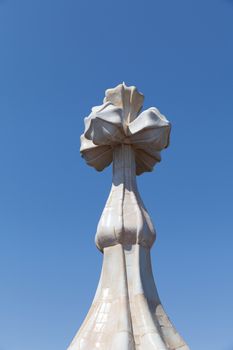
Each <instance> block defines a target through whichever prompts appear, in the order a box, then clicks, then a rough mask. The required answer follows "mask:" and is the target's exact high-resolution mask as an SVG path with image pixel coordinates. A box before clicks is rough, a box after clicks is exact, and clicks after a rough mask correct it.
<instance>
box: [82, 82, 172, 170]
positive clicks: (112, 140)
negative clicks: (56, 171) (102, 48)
mask: <svg viewBox="0 0 233 350" xmlns="http://www.w3.org/2000/svg"><path fill="white" fill-rule="evenodd" d="M143 100H144V97H143V95H142V94H141V93H139V92H138V91H137V89H136V87H135V86H130V87H127V86H126V85H125V84H124V83H123V84H120V85H118V86H117V87H115V88H113V89H109V90H107V91H106V93H105V98H104V103H103V104H102V105H101V106H97V107H93V108H92V112H91V114H90V115H89V116H88V117H86V118H85V131H84V134H83V135H82V136H81V150H80V151H81V154H82V156H83V157H84V158H85V160H86V162H87V164H89V165H91V166H93V167H94V168H95V169H96V170H98V171H101V170H103V169H104V168H105V167H107V166H108V165H109V164H111V162H112V159H113V149H114V147H115V146H117V145H119V144H130V145H132V147H133V148H134V150H135V158H136V174H137V175H140V174H142V173H143V172H145V171H152V169H153V167H154V165H155V164H156V163H157V162H159V161H160V160H161V157H160V151H161V150H162V149H164V148H166V147H167V146H168V144H169V135H170V129H171V125H170V123H169V122H168V120H167V119H166V118H165V116H163V115H162V114H161V113H160V112H159V110H158V109H157V108H155V107H152V108H149V109H147V110H145V111H143V112H142V113H140V111H141V109H142V104H143Z"/></svg>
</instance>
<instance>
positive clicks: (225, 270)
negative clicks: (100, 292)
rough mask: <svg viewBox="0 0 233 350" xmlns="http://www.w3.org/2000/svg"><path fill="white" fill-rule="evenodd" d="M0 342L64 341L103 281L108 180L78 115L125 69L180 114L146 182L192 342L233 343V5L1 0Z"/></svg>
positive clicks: (165, 286)
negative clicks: (93, 160)
mask: <svg viewBox="0 0 233 350" xmlns="http://www.w3.org/2000/svg"><path fill="white" fill-rule="evenodd" d="M0 47H1V54H0V162H1V170H0V281H1V283H0V350H12V349H15V350H41V349H43V350H51V349H56V350H64V349H66V347H67V345H68V344H69V342H70V341H71V339H72V337H73V335H74V334H75V332H76V330H77V329H78V328H79V326H80V324H81V323H82V320H83V318H84V317H85V315H86V313H87V311H88V309H89V306H90V304H91V301H92V298H93V296H94V293H95V289H96V286H97V282H98V279H99V274H100V269H101V263H102V255H101V254H100V253H99V252H98V251H97V249H96V248H95V245H94V234H95V230H96V225H97V223H98V219H99V217H100V214H101V211H102V209H103V206H104V203H105V201H106V198H107V195H108V192H109V189H110V185H111V168H109V169H107V170H105V171H104V172H102V173H97V172H96V171H95V170H93V169H92V168H89V167H88V166H87V165H86V164H85V162H84V161H83V160H82V159H81V157H80V155H79V136H80V134H81V133H82V131H83V118H84V117H85V116H86V115H87V114H89V112H90V108H91V107H92V106H93V105H98V104H101V102H102V99H103V96H104V91H105V89H107V88H110V87H113V86H115V85H117V84H119V83H120V82H122V81H123V80H124V81H125V82H126V83H127V84H128V85H136V86H137V87H138V88H139V90H140V91H142V92H143V93H144V94H145V97H146V99H145V105H144V106H145V108H147V107H150V106H156V107H158V108H159V109H160V110H161V112H162V113H163V114H165V115H166V116H167V118H168V119H169V120H170V121H171V122H172V126H173V128H172V135H171V145H170V148H168V149H167V150H166V151H165V152H164V153H163V155H162V156H163V160H162V163H161V164H159V165H158V166H157V168H156V169H155V171H154V172H153V173H150V174H144V175H143V176H141V177H140V178H139V179H138V182H139V188H140V192H141V195H142V197H143V200H144V202H145V204H146V206H147V209H148V211H149V212H150V214H151V216H152V218H153V221H154V224H155V227H156V229H157V234H158V236H157V241H156V243H155V245H154V247H153V249H152V261H153V269H154V275H155V279H156V283H157V286H158V290H159V293H160V296H161V299H162V302H163V304H164V306H165V308H166V310H167V312H168V314H169V316H170V318H171V319H172V321H173V322H174V324H175V325H176V327H177V329H178V330H179V331H180V333H181V334H182V335H183V336H184V338H185V339H186V341H187V342H188V344H189V345H190V348H191V350H232V349H233V333H232V329H233V298H232V295H233V272H232V271H233V254H232V247H233V235H232V233H233V157H232V152H233V137H232V133H233V1H230V0H195V1H194V0H177V1H174V0H144V1H139V0H118V1H112V0H108V1H107V0H99V1H88V0H85V1H84V0H56V1H55V0H40V1H38V0H33V1H32V0H21V1H17V0H1V1H0Z"/></svg>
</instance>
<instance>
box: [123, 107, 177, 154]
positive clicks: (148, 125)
mask: <svg viewBox="0 0 233 350" xmlns="http://www.w3.org/2000/svg"><path fill="white" fill-rule="evenodd" d="M170 129H171V125H170V123H169V121H168V120H167V119H166V118H165V117H164V116H163V115H162V114H161V113H160V112H159V110H158V109H157V108H155V107H153V108H149V109H147V110H146V111H144V112H142V113H141V114H140V115H139V116H138V117H137V118H136V119H135V120H134V121H133V122H132V123H130V124H129V131H130V133H131V135H130V140H131V142H132V143H133V144H135V145H137V144H144V145H146V144H149V145H150V147H153V148H154V149H155V150H156V151H161V150H162V149H164V148H166V147H168V144H169V135H170Z"/></svg>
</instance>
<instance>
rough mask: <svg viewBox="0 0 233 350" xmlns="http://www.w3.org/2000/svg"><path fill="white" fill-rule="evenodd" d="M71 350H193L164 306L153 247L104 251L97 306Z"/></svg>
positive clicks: (91, 311)
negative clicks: (152, 258)
mask: <svg viewBox="0 0 233 350" xmlns="http://www.w3.org/2000/svg"><path fill="white" fill-rule="evenodd" d="M68 350H189V347H188V346H187V345H186V344H185V342H184V340H183V339H182V338H181V336H180V335H179V334H178V333H177V331H176V330H175V328H174V327H173V325H172V324H171V322H170V320H169V318H168V316H167V315H166V313H165V311H164V309H163V307H162V305H161V302H160V299H159V296H158V293H157V290H156V286H155V283H154V279H153V274H152V268H151V260H150V249H149V248H146V247H143V246H141V245H139V244H134V245H124V246H123V245H122V244H117V245H114V246H111V247H107V248H104V261H103V268H102V273H101V278H100V282H99V286H98V289H97V292H96V295H95V298H94V301H93V304H92V306H91V308H90V310H89V313H88V315H87V317H86V319H85V321H84V323H83V325H82V326H81V328H80V330H79V331H78V333H77V335H76V336H75V338H74V340H73V341H72V343H71V345H70V346H69V348H68Z"/></svg>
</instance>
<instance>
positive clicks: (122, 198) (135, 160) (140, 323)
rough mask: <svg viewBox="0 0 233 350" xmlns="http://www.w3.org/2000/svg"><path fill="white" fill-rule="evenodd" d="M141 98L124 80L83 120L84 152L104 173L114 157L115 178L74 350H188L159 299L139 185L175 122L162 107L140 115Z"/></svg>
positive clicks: (99, 230) (150, 231)
mask: <svg viewBox="0 0 233 350" xmlns="http://www.w3.org/2000/svg"><path fill="white" fill-rule="evenodd" d="M143 100H144V96H143V95H142V94H141V93H139V92H138V91H137V89H136V88H135V87H134V86H130V87H127V86H126V85H125V84H124V83H123V84H120V85H118V86H117V87H115V88H113V89H109V90H107V91H106V94H105V99H104V102H103V104H102V105H101V106H97V107H94V108H92V112H91V114H90V115H89V116H88V117H87V118H85V131H84V134H83V135H82V136H81V154H82V156H83V157H84V158H85V160H86V162H87V164H89V165H90V166H93V167H94V168H95V169H96V170H98V171H102V170H103V169H104V168H105V167H107V166H108V165H110V164H111V163H112V162H113V181H112V182H113V183H112V188H111V192H110V195H109V197H108V200H107V203H106V205H105V208H104V210H103V213H102V216H101V218H100V221H99V224H98V227H97V232H96V237H95V241H96V245H97V247H98V249H99V250H100V251H101V252H103V257H104V258H103V267H102V273H101V277H100V281H99V286H98V288H97V291H96V295H95V298H94V301H93V303H92V306H91V308H90V310H89V312H88V314H87V316H86V319H85V321H84V323H83V324H82V326H81V328H80V330H79V331H78V333H77V335H76V336H75V338H74V340H73V341H72V343H71V345H70V346H69V348H68V350H189V347H188V346H187V345H186V344H185V342H184V340H183V339H182V338H181V336H180V335H179V334H178V333H177V331H176V329H175V328H174V326H173V325H172V323H171V321H170V320H169V318H168V316H167V314H166V312H165V311H164V308H163V306H162V304H161V301H160V299H159V296H158V292H157V289H156V286H155V282H154V278H153V274H152V268H151V259H150V248H151V247H152V245H153V243H154V241H155V235H156V234H155V229H154V227H153V224H152V221H151V218H150V216H149V214H148V212H147V210H146V208H145V206H144V204H143V202H142V199H141V197H140V194H139V192H138V189H137V183H136V175H140V174H142V173H143V172H145V171H152V169H153V167H154V166H155V164H156V163H157V162H160V160H161V157H160V151H161V150H162V149H164V148H166V147H167V146H168V144H169V135H170V129H171V125H170V123H169V122H168V120H167V119H166V118H165V117H164V116H163V115H162V114H161V113H160V112H159V110H158V109H157V108H154V107H153V108H149V109H147V110H146V111H143V112H141V109H142V105H143Z"/></svg>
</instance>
